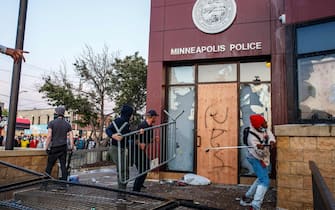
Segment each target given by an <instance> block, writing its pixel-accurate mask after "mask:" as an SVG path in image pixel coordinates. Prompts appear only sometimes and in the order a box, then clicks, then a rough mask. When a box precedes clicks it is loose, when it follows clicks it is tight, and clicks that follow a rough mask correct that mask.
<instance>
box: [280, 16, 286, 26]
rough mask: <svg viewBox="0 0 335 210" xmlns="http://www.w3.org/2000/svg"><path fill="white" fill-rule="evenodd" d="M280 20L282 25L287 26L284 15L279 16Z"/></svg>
mask: <svg viewBox="0 0 335 210" xmlns="http://www.w3.org/2000/svg"><path fill="white" fill-rule="evenodd" d="M278 20H279V21H280V22H281V23H282V24H285V23H286V15H285V14H282V15H280V16H279V18H278Z"/></svg>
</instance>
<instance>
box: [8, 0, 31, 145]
mask: <svg viewBox="0 0 335 210" xmlns="http://www.w3.org/2000/svg"><path fill="white" fill-rule="evenodd" d="M27 7H28V0H20V8H19V18H18V23H17V31H16V43H15V48H16V49H21V50H22V49H23V41H24V32H25V28H26V16H27ZM21 65H22V59H20V60H19V62H18V63H15V62H14V65H13V72H12V85H11V92H10V104H9V110H8V129H7V134H6V146H5V149H6V150H13V148H14V136H15V127H16V114H17V101H18V95H19V89H20V77H21Z"/></svg>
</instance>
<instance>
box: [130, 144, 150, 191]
mask: <svg viewBox="0 0 335 210" xmlns="http://www.w3.org/2000/svg"><path fill="white" fill-rule="evenodd" d="M135 151H136V152H135V165H136V168H137V170H138V173H139V174H141V173H143V172H145V171H147V170H149V169H150V159H149V158H148V157H147V154H146V153H145V151H143V150H141V149H139V148H138V146H137V145H136V146H135ZM146 178H147V173H144V174H142V175H141V176H139V177H137V178H136V179H135V182H134V186H133V191H137V192H140V191H141V187H142V186H143V184H144V181H145V179H146Z"/></svg>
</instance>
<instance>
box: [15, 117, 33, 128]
mask: <svg viewBox="0 0 335 210" xmlns="http://www.w3.org/2000/svg"><path fill="white" fill-rule="evenodd" d="M16 129H30V120H29V119H24V118H16Z"/></svg>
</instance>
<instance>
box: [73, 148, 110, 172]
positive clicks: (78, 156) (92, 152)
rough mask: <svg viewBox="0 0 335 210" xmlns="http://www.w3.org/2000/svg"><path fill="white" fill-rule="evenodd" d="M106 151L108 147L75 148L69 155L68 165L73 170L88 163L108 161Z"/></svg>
mask: <svg viewBox="0 0 335 210" xmlns="http://www.w3.org/2000/svg"><path fill="white" fill-rule="evenodd" d="M108 152H109V148H108V147H99V148H93V149H80V150H75V151H73V154H72V156H71V164H70V167H71V169H72V170H75V169H80V168H82V167H83V166H87V165H90V164H95V163H98V162H101V161H108V160H109V158H108Z"/></svg>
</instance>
